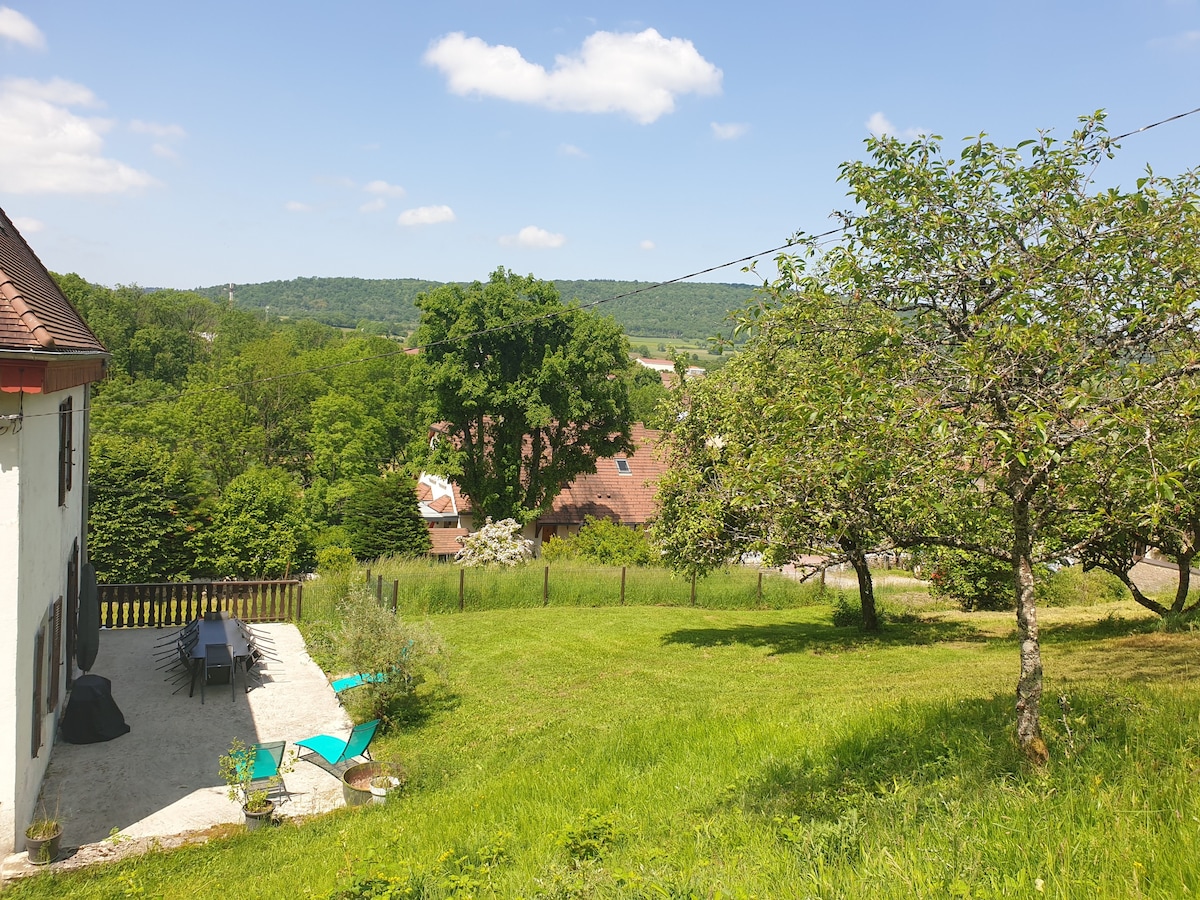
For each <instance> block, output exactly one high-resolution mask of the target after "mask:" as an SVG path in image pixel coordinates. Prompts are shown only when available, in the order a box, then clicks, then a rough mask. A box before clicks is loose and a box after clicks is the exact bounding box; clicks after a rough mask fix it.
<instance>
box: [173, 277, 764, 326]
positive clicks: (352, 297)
mask: <svg viewBox="0 0 1200 900" xmlns="http://www.w3.org/2000/svg"><path fill="white" fill-rule="evenodd" d="M439 284H441V282H437V281H422V280H420V279H417V278H389V279H367V278H294V279H292V280H291V281H266V282H263V283H261V284H239V285H236V286H235V287H234V294H233V297H234V304H235V305H236V306H238V307H239V308H241V309H247V310H254V311H261V312H263V313H264V314H265V313H266V310H267V307H270V315H271V316H273V317H274V316H288V317H292V318H311V319H317V320H318V321H320V322H324V323H326V324H329V325H337V326H340V327H351V328H352V327H355V326H357V325H358V324H359V323H362V322H377V323H380V324H382V325H384V326H386V327H387V328H388V329H389V330H390V331H392V332H394V333H403V332H407V331H410V330H412V329H413V328H415V327H416V325H417V321H418V313H417V308H416V307H415V306H414V305H413V301H414V300H415V299H416V296H417V294H419V293H421V292H422V291H428V290H431V289H433V288H435V287H438V286H439ZM555 285H556V286H557V287H558V290H559V292H560V293H561V294H562V296H563V297H564V299H567V300H570V299H573V298H578V299H579V301H580V302H581V303H585V304H586V303H595V302H596V301H598V300H608V299H609V298H612V297H616V296H617V295H619V294H626V293H628V292H630V291H634V290H637V289H638V288H646V287H649V286H650V285H651V282H646V281H607V280H597V281H556V282H555ZM752 291H753V288H752V287H751V286H749V285H745V284H720V283H700V284H672V285H667V286H665V287H661V288H655V289H654V290H649V291H645V292H644V293H640V294H635V295H634V296H632V297H625V298H623V299H621V300H613V301H612V302H608V303H602V304H601V305H600V306H598V307H597V312H600V313H602V314H604V315H609V316H612V317H613V318H614V319H615V320H616V321H617V322H619V323H620V324H621V325H622V326H623V327H624V329H625V333H626V334H629V335H645V336H663V337H679V338H691V339H696V340H703V339H705V338H708V337H711V336H712V335H714V334H716V333H717V332H728V326H727V325H726V323H725V316H726V314H727V313H728V312H729V311H730V310H732V309H738V308H740V307H742V306H745V304H746V301H747V300H748V299H749V298H750V294H751V292H752ZM196 293H198V294H201V295H203V296H205V297H209V298H211V299H212V300H215V301H218V302H222V301H225V300H226V299H227V298H228V296H229V286H228V285H216V286H214V287H206V288H197V289H196Z"/></svg>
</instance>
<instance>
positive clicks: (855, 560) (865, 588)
mask: <svg viewBox="0 0 1200 900" xmlns="http://www.w3.org/2000/svg"><path fill="white" fill-rule="evenodd" d="M838 543H839V544H840V545H841V548H842V550H844V551H845V553H846V558H847V559H849V560H850V565H852V566H854V574H855V575H857V576H858V599H859V602H860V603H861V605H862V627H863V630H865V631H878V630H879V615H878V613H877V612H876V611H875V584H874V582H873V581H872V580H871V569H870V567H869V566H868V565H867V555H866V554H865V553H863V551H862V548H861V547H859V546H858V544H856V543H855V542H854V541H852V540H850V539H849V538H842V539H841V540H840V541H838Z"/></svg>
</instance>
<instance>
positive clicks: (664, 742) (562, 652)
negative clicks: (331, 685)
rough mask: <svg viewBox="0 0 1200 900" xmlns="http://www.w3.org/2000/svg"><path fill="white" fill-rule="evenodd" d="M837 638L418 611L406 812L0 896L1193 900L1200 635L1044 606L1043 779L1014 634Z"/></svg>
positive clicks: (340, 819)
mask: <svg viewBox="0 0 1200 900" xmlns="http://www.w3.org/2000/svg"><path fill="white" fill-rule="evenodd" d="M829 615H830V610H829V608H828V607H827V606H806V607H802V608H796V609H788V610H712V609H690V608H674V607H626V608H619V607H618V608H611V607H608V608H596V609H592V608H574V609H572V608H561V607H553V606H552V607H550V608H547V609H540V608H526V609H509V610H497V611H484V612H477V613H472V614H468V615H457V614H455V615H445V616H438V617H435V618H434V619H433V622H434V624H435V627H436V628H437V629H438V630H439V631H441V632H442V634H443V635H444V636H445V638H446V640H447V643H448V644H449V646H450V647H451V648H452V649H453V659H452V663H451V678H450V684H449V686H448V689H447V690H446V691H445V692H443V693H442V694H440V695H438V696H436V697H431V698H429V703H428V704H427V709H426V713H427V715H426V717H425V719H424V720H423V721H422V722H421V723H420V724H419V725H417V726H414V727H411V728H408V729H406V730H404V731H401V732H399V733H395V734H390V735H387V736H386V737H384V738H383V739H382V740H380V741H379V742H378V747H377V753H376V756H377V757H380V758H389V757H397V758H400V759H402V760H404V761H405V763H406V764H407V765H408V766H409V768H410V770H411V772H412V781H411V784H410V786H409V788H408V790H407V792H406V793H405V795H404V796H403V798H402V799H401V800H400V801H399V802H396V803H393V804H390V805H388V806H386V807H380V808H366V809H360V810H349V811H343V812H339V813H335V814H332V815H329V816H325V817H322V818H319V819H315V820H312V821H310V822H308V823H306V824H304V825H302V826H299V827H297V826H291V825H288V826H284V827H281V828H277V829H271V830H268V831H266V832H259V833H256V834H254V835H245V836H242V835H239V836H235V837H230V838H223V839H220V840H216V841H213V842H212V843H210V844H209V845H207V846H204V847H197V848H188V849H185V850H182V851H177V852H172V853H162V854H151V855H149V856H144V857H140V858H134V859H130V860H126V861H123V862H120V863H117V864H114V865H112V866H108V867H101V868H96V869H92V870H90V871H87V872H82V873H72V874H66V875H53V874H51V875H48V876H40V877H37V878H34V879H31V880H29V881H25V882H22V883H19V884H16V885H14V886H12V887H10V888H9V889H7V890H6V896H8V895H9V894H11V896H13V897H121V896H150V897H176V896H194V897H225V896H231V895H236V896H238V897H239V898H252V897H264V898H267V897H269V898H275V897H321V898H325V897H338V896H341V897H383V896H392V897H429V898H438V897H529V898H532V897H545V898H551V897H563V898H565V897H580V898H583V897H639V898H641V897H646V898H648V897H807V896H813V897H847V898H849V897H864V898H866V897H871V898H875V897H897V898H899V897H905V898H908V897H923V896H924V897H943V896H960V897H1008V896H1031V897H1032V896H1038V897H1042V896H1048V897H1080V898H1084V897H1086V898H1096V897H1129V896H1148V897H1178V896H1185V895H1187V894H1188V893H1189V892H1195V891H1197V890H1200V854H1197V852H1196V851H1197V849H1198V848H1197V835H1198V833H1200V700H1198V695H1197V690H1196V688H1197V683H1196V676H1197V674H1200V672H1197V671H1196V667H1195V660H1196V659H1197V658H1198V657H1197V652H1198V651H1200V639H1198V638H1197V637H1196V636H1194V635H1191V634H1180V635H1165V634H1146V633H1144V626H1143V625H1142V623H1141V622H1140V621H1138V620H1139V618H1140V617H1139V614H1138V613H1137V611H1136V608H1135V607H1132V606H1127V607H1119V608H1117V609H1114V608H1100V609H1096V610H1094V611H1092V613H1091V616H1090V617H1089V615H1088V614H1087V612H1086V611H1083V610H1080V609H1077V608H1072V609H1070V610H1062V611H1060V610H1048V611H1046V613H1045V615H1044V617H1043V622H1044V625H1045V627H1046V629H1047V632H1048V634H1049V635H1052V639H1048V640H1047V643H1046V654H1045V655H1046V667H1047V673H1048V683H1047V695H1046V702H1045V719H1044V724H1045V727H1046V731H1047V736H1048V739H1049V742H1050V745H1051V750H1052V753H1053V760H1052V762H1051V763H1050V764H1049V765H1048V766H1046V767H1045V768H1043V769H1040V770H1035V769H1029V768H1028V767H1026V766H1025V764H1024V763H1022V762H1021V760H1020V759H1019V758H1018V756H1017V754H1016V751H1015V750H1014V748H1013V744H1012V741H1011V738H1010V730H1011V720H1012V718H1013V714H1012V692H1013V684H1014V681H1015V675H1016V669H1017V660H1016V653H1017V649H1016V645H1015V643H1014V641H1013V639H1012V637H1011V624H1012V623H1011V618H1010V617H1009V616H1006V615H1002V614H996V615H977V616H970V617H967V616H956V615H947V616H938V617H931V618H930V620H928V621H921V622H914V623H911V624H902V625H893V626H891V627H890V628H889V629H888V630H887V631H886V632H885V634H884V635H883V636H882V637H880V638H872V637H865V636H863V635H861V634H860V633H859V632H858V631H857V630H855V629H853V628H834V627H832V626H831V625H829V624H828V623H829ZM1162 660H1166V662H1163V661H1162ZM1140 662H1142V663H1145V664H1147V667H1148V669H1149V670H1150V671H1152V672H1153V677H1152V678H1148V677H1145V676H1144V675H1139V674H1138V673H1139V671H1141V670H1140V668H1139V663H1140ZM1060 696H1061V697H1063V701H1062V703H1061V704H1060V702H1059V697H1060ZM213 765H214V773H215V767H216V761H215V760H214V761H213Z"/></svg>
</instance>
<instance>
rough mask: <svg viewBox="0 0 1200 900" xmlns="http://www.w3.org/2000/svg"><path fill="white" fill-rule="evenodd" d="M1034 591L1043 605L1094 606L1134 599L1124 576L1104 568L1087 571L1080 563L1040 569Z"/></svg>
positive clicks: (1039, 602)
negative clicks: (1044, 571)
mask: <svg viewBox="0 0 1200 900" xmlns="http://www.w3.org/2000/svg"><path fill="white" fill-rule="evenodd" d="M1038 574H1039V577H1038V578H1037V581H1036V583H1035V585H1034V594H1035V596H1036V597H1037V602H1038V604H1039V605H1041V606H1090V605H1091V604H1094V603H1113V602H1116V601H1119V600H1128V599H1130V594H1129V589H1128V588H1127V587H1125V585H1123V584H1122V583H1121V579H1119V578H1117V576H1115V575H1113V574H1112V573H1110V572H1104V571H1102V570H1100V569H1092V570H1091V571H1090V572H1085V571H1083V569H1082V568H1080V567H1079V566H1071V567H1069V568H1062V569H1059V570H1058V571H1057V572H1046V573H1045V574H1044V575H1043V574H1042V573H1038Z"/></svg>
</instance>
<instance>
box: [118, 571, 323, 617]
mask: <svg viewBox="0 0 1200 900" xmlns="http://www.w3.org/2000/svg"><path fill="white" fill-rule="evenodd" d="M98 587H99V594H100V625H101V626H102V627H104V628H162V627H164V626H168V625H170V626H178V625H185V624H187V623H188V622H190V621H191V620H192V619H194V618H196V617H197V616H201V615H203V614H204V613H206V612H211V611H215V610H221V611H223V612H228V613H230V614H231V615H233V616H235V617H237V618H239V619H241V620H242V621H243V622H299V621H300V615H301V609H302V606H303V600H304V586H303V585H302V584H301V583H300V582H299V581H189V582H185V583H167V584H101V585H99V586H98Z"/></svg>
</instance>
